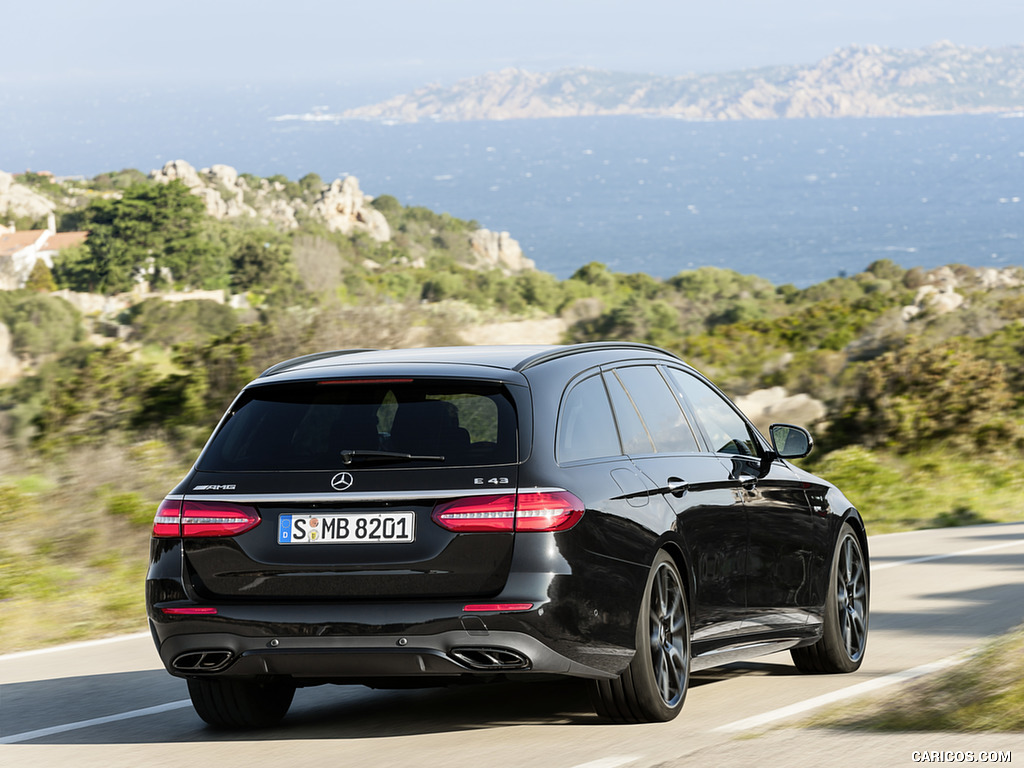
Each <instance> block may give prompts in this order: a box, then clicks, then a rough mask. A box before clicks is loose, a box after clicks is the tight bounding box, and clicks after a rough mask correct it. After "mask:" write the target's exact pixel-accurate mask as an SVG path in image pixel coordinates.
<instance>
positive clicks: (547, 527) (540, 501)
mask: <svg viewBox="0 0 1024 768" xmlns="http://www.w3.org/2000/svg"><path fill="white" fill-rule="evenodd" d="M583 511H584V507H583V502H582V501H580V500H579V499H578V498H576V497H575V496H574V495H573V494H571V493H569V492H568V491H554V492H549V493H519V494H507V495H504V496H474V497H470V498H466V499H456V500H455V501H449V502H446V503H444V504H439V505H438V506H437V507H436V508H435V509H434V513H433V515H431V517H432V518H433V520H434V522H435V523H437V524H438V525H440V526H441V527H442V528H447V529H448V530H449V531H455V532H457V533H484V532H495V531H499V532H500V531H506V532H511V531H567V530H569V529H570V528H572V527H573V526H574V525H576V523H578V522H579V520H580V518H581V517H583Z"/></svg>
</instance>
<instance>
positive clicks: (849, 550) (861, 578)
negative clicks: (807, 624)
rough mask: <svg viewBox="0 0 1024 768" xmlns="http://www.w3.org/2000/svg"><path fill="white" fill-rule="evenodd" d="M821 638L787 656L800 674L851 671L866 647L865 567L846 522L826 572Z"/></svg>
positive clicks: (859, 663)
mask: <svg viewBox="0 0 1024 768" xmlns="http://www.w3.org/2000/svg"><path fill="white" fill-rule="evenodd" d="M828 585H829V586H828V591H827V593H826V600H825V617H824V622H823V627H822V634H821V639H819V640H818V642H816V643H815V644H814V645H810V646H807V647H806V648H794V649H793V650H791V651H790V652H789V653H790V655H791V656H792V657H793V663H794V664H796V668H797V669H799V670H800V671H801V672H807V673H811V674H836V673H840V672H853V671H854V670H856V669H858V668H859V667H860V665H861V662H862V661H863V660H864V651H865V649H866V648H867V644H868V604H869V594H868V592H869V587H868V564H867V562H866V561H865V559H864V552H863V550H862V549H861V546H860V540H859V539H858V538H857V534H856V533H854V530H853V528H851V527H850V524H849V523H843V527H842V528H841V529H840V531H839V539H838V540H837V542H836V548H835V551H834V552H833V554H832V568H831V570H830V572H829V581H828Z"/></svg>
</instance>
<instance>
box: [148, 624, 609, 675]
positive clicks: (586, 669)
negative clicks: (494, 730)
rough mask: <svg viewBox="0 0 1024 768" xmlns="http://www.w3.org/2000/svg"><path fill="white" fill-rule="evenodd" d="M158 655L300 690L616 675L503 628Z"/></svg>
mask: <svg viewBox="0 0 1024 768" xmlns="http://www.w3.org/2000/svg"><path fill="white" fill-rule="evenodd" d="M159 650H160V657H161V659H162V661H163V663H164V666H165V667H166V668H167V670H168V671H169V672H170V673H171V674H173V675H176V676H179V677H200V676H202V677H208V676H215V677H217V676H222V677H256V676H263V675H272V676H278V677H287V678H292V679H294V681H295V682H296V683H297V684H299V685H302V684H304V683H305V684H313V683H319V682H354V683H359V682H361V681H365V680H367V679H371V678H403V677H409V678H413V677H415V678H430V677H436V678H441V677H453V676H465V675H493V674H506V673H508V674H515V673H527V672H530V673H544V674H558V675H568V676H573V677H587V678H610V677H613V674H612V673H610V672H607V671H603V670H601V669H597V668H595V667H592V666H589V665H586V664H582V663H580V662H577V661H573V660H571V659H569V658H567V657H565V656H563V655H562V654H560V653H558V652H557V651H555V650H553V649H552V648H550V647H548V646H547V645H545V644H544V643H543V642H541V641H540V640H538V639H536V638H534V637H532V636H530V635H528V634H525V633H522V632H507V631H497V632H488V631H484V632H481V631H475V632H472V633H471V632H469V631H467V630H465V629H461V630H450V631H447V632H439V633H437V634H431V635H409V636H406V635H376V636H360V637H288V636H281V637H273V638H270V639H268V638H266V637H249V636H245V635H240V634H235V633H230V632H211V633H194V634H193V633H189V634H179V635H173V636H171V637H168V638H167V639H166V640H165V641H164V642H163V643H161V644H159Z"/></svg>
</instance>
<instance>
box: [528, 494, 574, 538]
mask: <svg viewBox="0 0 1024 768" xmlns="http://www.w3.org/2000/svg"><path fill="white" fill-rule="evenodd" d="M518 498H519V501H518V503H517V504H516V530H517V531H567V530H569V529H570V528H572V527H573V526H574V525H576V523H578V522H579V521H580V518H581V517H583V510H584V507H583V502H582V501H580V500H579V499H578V498H576V497H575V496H574V495H573V494H571V493H569V492H568V491H554V492H549V493H520V494H519V497H518Z"/></svg>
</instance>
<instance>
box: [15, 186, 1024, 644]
mask: <svg viewBox="0 0 1024 768" xmlns="http://www.w3.org/2000/svg"><path fill="white" fill-rule="evenodd" d="M250 179H251V181H252V184H251V186H253V187H255V186H257V182H258V180H256V179H255V177H250ZM19 180H21V181H25V180H26V179H25V178H24V177H19ZM29 181H32V183H33V184H34V187H33V188H34V189H35V190H36V191H39V192H43V193H47V194H50V195H51V196H52V198H53V199H54V200H55V202H57V204H58V214H59V218H60V221H61V227H60V228H61V229H75V228H82V229H87V230H89V231H90V233H91V234H90V236H89V238H88V239H87V241H86V243H85V244H84V245H82V246H78V247H75V248H71V249H67V250H65V251H62V252H61V254H60V256H59V257H58V259H57V261H56V263H55V265H54V268H53V270H52V273H49V274H39V275H33V281H32V283H31V285H32V286H33V287H34V290H33V289H25V290H20V291H8V292H0V323H3V325H4V326H6V328H7V330H8V331H9V337H10V347H11V351H12V353H13V355H14V356H15V357H16V358H17V360H18V362H19V365H20V368H21V371H22V374H21V376H20V377H19V378H17V379H16V380H14V381H11V382H10V383H8V384H7V385H5V386H2V387H0V440H2V442H0V446H2V448H0V604H2V605H3V610H2V611H0V627H2V629H3V630H4V631H5V633H6V636H7V639H8V645H7V647H8V648H9V649H11V650H14V649H17V648H24V647H31V646H35V645H39V644H43V643H50V642H61V641H67V640H71V639H76V638H82V637H88V636H94V635H97V634H108V633H111V632H114V631H121V630H136V629H138V628H139V627H140V626H142V625H143V622H144V612H143V606H142V589H141V583H142V579H143V577H144V572H145V565H146V548H147V543H148V535H149V529H150V524H151V520H152V515H153V512H154V510H155V509H156V505H157V503H158V502H159V500H160V499H161V498H162V496H163V494H164V493H165V492H166V491H167V490H168V489H169V488H171V487H172V486H173V485H174V484H175V483H176V482H177V480H178V479H179V478H180V477H181V476H182V475H183V474H184V472H185V471H186V469H187V468H188V466H189V465H190V464H191V462H192V461H193V460H194V458H195V456H196V455H197V453H198V451H199V449H200V448H201V446H202V443H203V441H204V440H205V438H206V436H207V435H208V434H209V432H210V430H211V429H212V427H213V426H214V425H215V424H216V422H217V420H218V418H219V417H220V415H221V413H222V412H223V410H224V409H225V407H226V406H227V404H228V403H229V402H230V400H231V398H232V397H233V396H234V394H235V393H236V392H237V390H238V388H239V387H241V386H242V385H243V384H244V383H245V382H247V381H248V380H250V379H251V378H253V377H254V376H255V375H257V374H258V373H259V372H260V371H261V370H263V369H264V368H266V367H267V366H269V365H271V364H273V363H275V362H278V361H280V360H282V359H286V358H289V357H294V356H297V355H301V354H305V353H307V352H313V351H319V350H323V349H337V348H345V347H394V346H403V345H409V344H420V345H423V344H460V343H464V342H463V341H462V336H461V335H460V332H461V331H463V330H464V329H466V328H467V327H470V326H479V325H480V324H483V323H487V322H496V321H508V320H511V319H524V318H530V319H541V318H550V317H558V318H560V319H561V320H562V321H563V322H564V324H565V328H566V333H565V339H564V341H566V342H577V341H589V340H611V339H615V340H633V341H642V342H647V343H651V344H656V345H658V346H662V347H665V348H667V349H669V350H672V351H673V352H676V353H678V354H679V355H680V356H682V357H683V358H684V359H686V360H688V361H689V362H691V363H692V364H693V365H695V366H696V367H697V368H698V369H700V370H702V371H703V372H705V373H706V374H708V375H709V376H710V377H711V378H712V379H714V380H715V381H716V382H717V383H718V384H719V385H720V386H721V387H722V388H723V389H724V390H725V391H726V392H728V393H729V394H730V395H733V396H739V395H746V394H749V393H751V392H754V391H756V390H762V389H766V388H769V387H783V388H785V390H786V391H787V392H788V393H791V394H792V393H805V394H807V395H810V396H811V397H813V398H815V399H817V400H819V401H820V402H822V403H823V404H824V406H825V408H826V410H827V415H826V416H825V418H824V420H822V421H821V422H820V423H817V424H809V425H807V426H809V427H810V428H811V429H812V431H813V432H814V433H815V436H816V438H817V441H818V447H817V448H816V449H815V452H814V453H813V454H812V455H811V457H810V458H809V459H807V460H805V461H804V462H803V463H804V466H806V467H808V468H809V469H810V470H811V471H814V472H816V473H819V474H822V475H823V476H825V477H826V478H828V479H830V480H833V481H834V482H836V483H837V484H838V485H840V486H841V487H842V488H843V490H844V491H845V492H846V493H847V495H848V496H849V497H850V498H851V499H852V500H853V502H854V503H855V504H856V505H857V506H858V508H860V509H861V511H862V513H863V514H864V516H865V518H866V519H867V522H868V526H869V530H870V532H871V533H882V532H886V531H895V530H903V529H909V528H922V527H935V526H947V525H966V524H974V523H981V522H992V521H1008V520H1020V519H1024V504H1022V499H1024V471H1022V470H1024V451H1022V449H1024V269H1020V268H1016V269H1013V270H1003V271H1002V272H1001V273H999V274H996V273H995V271H994V270H977V269H972V268H969V267H963V266H957V265H951V266H950V267H948V268H945V269H943V270H939V271H933V272H931V273H926V272H925V271H924V270H921V269H920V268H915V269H910V270H905V269H903V268H901V267H899V266H897V265H896V264H894V263H892V262H891V261H887V260H883V261H877V262H875V263H873V264H872V265H871V266H870V267H869V268H868V269H867V270H866V271H865V272H863V273H860V274H856V275H852V276H849V277H837V278H834V279H832V280H828V281H826V282H824V283H820V284H818V285H813V286H811V287H809V288H802V289H799V288H796V287H794V286H792V285H783V286H775V285H772V284H771V283H769V282H767V281H766V280H763V279H761V278H758V277H755V276H748V275H741V274H738V273H735V272H731V271H728V270H721V269H714V268H701V269H697V270H693V271H685V272H681V273H679V274H678V275H676V276H675V277H672V278H669V279H664V280H662V279H657V278H654V277H651V276H649V275H645V274H642V273H634V274H624V273H616V272H612V271H610V270H609V269H607V267H605V266H604V265H602V264H600V263H597V262H593V263H589V264H585V265H582V266H581V267H580V268H579V269H578V270H577V271H576V272H575V273H574V274H573V275H572V276H571V277H569V278H567V279H565V280H559V279H557V278H555V277H554V276H552V275H550V274H547V273H544V272H539V271H534V270H527V271H523V272H519V273H516V274H509V273H506V272H503V271H501V270H499V269H497V268H491V269H482V268H480V266H479V259H478V258H477V256H476V255H475V254H474V253H473V251H472V248H471V246H470V244H469V235H470V233H472V232H473V231H474V230H476V229H477V228H478V227H477V225H476V223H475V222H471V221H464V220H461V219H457V218H455V217H453V216H450V215H449V214H446V213H441V214H438V213H435V212H433V211H430V210H427V209H425V208H421V207H406V206H403V205H401V203H399V201H397V200H396V199H395V198H393V197H391V196H387V195H384V196H380V197H377V198H376V199H374V200H373V203H372V204H373V205H374V207H375V208H376V209H377V210H379V211H380V212H382V213H383V214H384V215H385V216H386V218H387V220H388V223H389V225H390V228H391V231H392V233H393V236H392V238H391V240H390V241H389V242H384V243H380V242H376V241H374V240H372V239H371V238H369V237H368V236H367V235H365V234H359V233H356V234H350V235H343V234H340V233H337V232H329V231H327V229H326V227H325V226H324V225H323V223H322V222H317V221H315V220H312V219H311V218H310V217H308V216H300V217H299V220H300V227H299V228H298V229H297V230H290V231H283V230H281V229H278V228H276V227H274V226H273V225H272V224H270V223H268V222H266V221H260V220H258V219H252V218H239V219H227V220H217V219H214V218H212V217H210V216H208V215H207V214H206V212H205V209H204V208H203V206H202V204H201V203H200V202H199V199H198V198H196V197H193V196H192V195H191V194H189V193H188V191H187V189H186V188H185V187H184V186H183V185H181V184H180V183H177V182H172V183H170V184H165V185H159V184H156V183H154V182H151V181H148V180H147V179H145V177H143V176H142V174H140V173H138V172H137V171H132V170H123V171H119V172H115V173H109V174H102V175H101V176H97V177H96V178H95V179H92V180H90V181H86V182H76V183H75V184H74V185H73V188H70V187H68V186H67V185H62V184H59V183H56V182H53V181H50V180H45V179H32V180H29ZM275 181H278V182H280V183H281V185H283V186H284V187H285V188H286V190H290V192H288V193H289V194H293V195H294V196H295V197H300V198H303V199H312V195H313V192H314V187H316V186H318V185H319V183H320V181H319V177H315V175H314V174H311V175H310V176H307V177H304V178H303V179H302V180H300V181H299V182H291V181H288V180H287V179H283V177H279V178H275ZM47 272H49V270H47ZM997 278H998V279H997ZM50 281H53V284H55V285H56V286H57V287H58V288H63V289H71V290H73V291H91V292H93V293H99V294H104V295H106V296H108V297H109V296H110V295H112V294H119V293H120V292H122V291H126V290H130V289H132V288H133V286H136V285H138V284H139V282H140V281H145V282H148V283H149V284H150V285H151V286H153V287H156V288H160V289H163V290H168V291H170V290H176V291H180V290H185V289H198V288H204V289H218V288H219V289H225V290H226V291H228V292H229V293H231V294H232V295H234V296H236V297H242V298H244V301H243V302H241V305H242V308H240V309H231V308H229V307H228V306H226V305H223V304H219V303H215V302H212V301H203V300H195V301H180V302H173V303H172V302H169V301H163V300H161V299H159V298H149V299H147V300H139V301H135V302H133V303H131V304H130V306H128V308H127V309H119V310H115V311H103V310H98V311H96V312H93V313H90V314H86V315H83V314H82V313H80V312H79V311H78V310H76V309H75V308H74V307H73V306H72V305H71V304H70V303H68V302H67V301H65V300H64V299H62V298H60V297H59V296H57V295H50V294H49V293H48V292H47V291H46V289H47V288H49V287H51V282H50ZM928 286H933V287H934V291H933V293H945V294H947V295H948V294H949V293H950V292H953V293H956V294H957V295H958V296H959V297H960V298H961V299H962V304H961V305H960V306H958V307H957V308H955V309H954V310H953V311H942V309H941V307H940V306H939V304H937V303H933V302H930V301H929V299H928V296H927V295H926V294H927V293H928V291H929V290H931V289H928V288H927V287H928ZM909 306H915V307H916V309H915V310H914V311H915V312H916V314H915V315H914V316H913V317H912V318H910V317H909V314H908V313H907V311H906V309H905V308H906V307H909ZM0 337H2V334H0ZM3 352H4V350H2V349H0V354H2V353H3Z"/></svg>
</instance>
